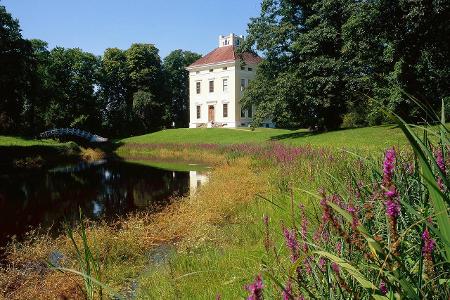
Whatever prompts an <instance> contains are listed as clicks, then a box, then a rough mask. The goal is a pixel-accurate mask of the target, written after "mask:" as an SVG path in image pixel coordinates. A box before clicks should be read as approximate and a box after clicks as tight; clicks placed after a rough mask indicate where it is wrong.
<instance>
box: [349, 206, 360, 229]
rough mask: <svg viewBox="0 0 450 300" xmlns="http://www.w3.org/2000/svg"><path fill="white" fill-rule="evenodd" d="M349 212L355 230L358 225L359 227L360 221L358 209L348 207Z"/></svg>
mask: <svg viewBox="0 0 450 300" xmlns="http://www.w3.org/2000/svg"><path fill="white" fill-rule="evenodd" d="M347 211H348V212H349V213H350V215H351V216H352V229H353V230H355V229H356V228H357V227H358V225H359V220H358V216H357V213H356V208H355V207H354V206H352V205H349V206H348V207H347Z"/></svg>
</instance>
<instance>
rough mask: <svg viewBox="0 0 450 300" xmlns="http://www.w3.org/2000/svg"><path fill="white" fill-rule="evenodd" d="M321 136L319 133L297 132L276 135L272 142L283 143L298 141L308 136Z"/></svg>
mask: <svg viewBox="0 0 450 300" xmlns="http://www.w3.org/2000/svg"><path fill="white" fill-rule="evenodd" d="M316 134H319V133H318V132H311V131H296V132H292V133H284V134H279V135H274V136H272V137H270V139H269V140H270V141H281V140H286V139H297V138H303V137H307V136H313V135H316Z"/></svg>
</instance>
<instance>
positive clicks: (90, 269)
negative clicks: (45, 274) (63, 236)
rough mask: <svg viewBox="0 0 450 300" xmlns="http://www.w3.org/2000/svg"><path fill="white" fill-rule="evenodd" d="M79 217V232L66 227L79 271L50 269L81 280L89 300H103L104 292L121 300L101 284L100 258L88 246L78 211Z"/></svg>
mask: <svg viewBox="0 0 450 300" xmlns="http://www.w3.org/2000/svg"><path fill="white" fill-rule="evenodd" d="M79 214H80V215H79V216H80V230H79V232H74V230H73V227H72V226H70V225H68V226H67V230H66V232H67V236H68V238H69V239H70V241H71V244H72V246H73V249H74V250H75V253H76V259H77V262H78V267H79V270H76V269H70V268H65V267H61V266H56V265H54V264H52V263H50V266H51V268H52V269H54V270H57V271H59V272H62V273H71V274H75V275H78V276H80V277H82V278H83V282H84V292H85V296H86V298H87V299H89V300H93V299H103V298H104V290H106V291H107V292H108V294H111V295H113V296H114V298H115V299H122V296H121V295H119V294H117V293H116V292H114V291H113V290H112V289H111V288H109V287H108V286H106V285H105V284H104V283H102V269H101V263H100V258H99V256H98V255H95V254H94V252H93V250H92V248H91V247H90V246H89V242H88V236H87V231H86V227H85V224H84V218H83V213H82V211H81V208H80V209H79ZM77 235H78V238H79V239H81V245H78V242H77V239H78V238H77Z"/></svg>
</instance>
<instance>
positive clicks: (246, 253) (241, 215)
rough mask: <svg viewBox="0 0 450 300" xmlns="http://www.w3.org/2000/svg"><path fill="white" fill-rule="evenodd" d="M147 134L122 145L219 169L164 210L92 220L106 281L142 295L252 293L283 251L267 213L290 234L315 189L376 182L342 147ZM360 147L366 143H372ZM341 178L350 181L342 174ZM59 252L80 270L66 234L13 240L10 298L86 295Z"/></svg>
mask: <svg viewBox="0 0 450 300" xmlns="http://www.w3.org/2000/svg"><path fill="white" fill-rule="evenodd" d="M167 132H169V131H166V133H167ZM226 132H228V131H226ZM353 132H355V131H353ZM384 135H385V136H386V132H384ZM147 138H148V137H147V136H143V137H142V141H139V138H135V139H134V140H122V141H121V142H120V143H121V144H122V145H121V146H120V147H119V148H118V149H117V150H116V153H117V154H118V155H120V156H122V157H124V158H126V157H133V158H140V159H143V160H149V161H150V160H154V159H160V160H161V161H165V162H172V161H185V162H189V161H195V162H203V163H204V164H208V165H211V166H214V170H213V171H212V174H211V179H210V182H209V183H208V184H207V185H205V186H204V187H202V188H201V189H200V192H199V193H197V194H196V195H195V196H192V197H191V196H188V197H183V198H182V199H178V200H177V201H174V202H173V203H172V205H170V206H169V207H167V208H165V209H163V210H162V211H161V212H159V213H157V214H153V215H148V214H134V215H130V216H128V217H125V218H122V219H121V220H119V221H117V222H116V223H114V224H104V223H97V224H90V225H91V226H90V227H89V228H88V232H87V234H88V239H89V243H90V245H91V246H92V248H93V249H94V251H95V253H96V254H97V255H98V256H99V262H100V264H101V268H102V276H101V281H102V282H103V283H104V284H106V285H108V286H110V287H111V288H113V289H114V290H115V291H117V292H119V293H121V294H123V295H128V296H130V297H131V296H133V297H137V298H138V299H141V298H143V299H145V298H149V299H154V298H157V299H158V298H165V299H192V298H195V299H211V298H214V297H215V296H216V295H221V297H222V299H236V298H242V297H244V296H245V295H246V292H245V290H244V289H243V288H242V287H243V285H244V284H247V283H248V282H251V281H252V280H253V278H254V274H257V273H258V272H260V271H261V270H263V269H265V267H266V266H267V265H270V264H271V263H273V260H274V259H277V258H276V257H275V258H274V257H273V256H269V255H268V254H267V250H266V248H265V245H266V236H265V227H264V226H265V225H264V223H263V216H268V218H269V219H270V227H271V228H272V229H273V230H274V231H276V232H280V231H281V230H280V229H281V228H282V227H284V226H291V225H292V223H297V225H298V222H300V220H301V219H300V208H299V207H298V206H297V204H296V205H293V204H294V203H299V202H300V203H303V204H304V205H305V206H306V210H307V213H308V215H309V216H311V217H312V219H314V217H317V215H316V214H317V207H318V206H319V205H318V201H317V199H316V198H315V197H314V196H313V195H314V194H317V191H318V190H319V189H321V188H324V189H330V190H335V189H339V186H340V185H343V186H345V185H346V184H348V181H349V180H351V179H352V178H350V177H349V176H348V175H349V172H350V171H349V170H351V172H350V173H351V174H352V175H353V176H354V178H358V180H359V182H360V183H361V184H364V183H365V181H366V180H367V182H369V180H368V177H370V176H371V173H370V172H369V171H368V170H369V169H370V168H369V167H368V166H367V165H366V160H365V159H364V157H361V156H359V155H353V154H351V153H349V152H348V151H346V150H343V149H337V148H333V147H318V146H317V145H316V146H310V145H301V146H298V147H293V148H292V147H287V146H285V145H284V144H282V143H280V142H274V143H262V144H261V145H256V144H255V143H250V144H240V145H226V144H225V145H224V144H219V143H200V144H195V143H186V144H183V143H179V144H174V143H170V144H162V143H147V142H143V141H144V140H146V139H147ZM347 139H350V140H358V141H360V140H363V139H362V137H348V138H347ZM382 140H383V139H381V140H378V141H377V140H374V139H372V140H366V144H374V145H375V144H377V143H378V144H382V143H383V142H382ZM388 140H389V139H388ZM330 143H331V141H330ZM358 143H359V142H358ZM187 144H189V145H187ZM360 146H361V147H362V148H363V149H365V148H364V144H363V145H360ZM369 147H372V146H370V145H369ZM371 149H372V150H370V151H369V152H370V154H371V155H373V156H375V157H376V159H375V160H372V161H369V162H370V163H372V164H373V163H376V164H378V160H380V159H381V157H382V151H379V150H373V148H371ZM366 150H367V149H365V150H364V151H366ZM364 151H361V152H364ZM380 164H381V163H380ZM337 178H339V179H342V180H344V179H345V180H346V181H343V182H337V181H336V179H337ZM311 225H313V226H314V224H311ZM77 241H78V242H80V241H79V240H77ZM282 246H283V236H282V235H281V234H278V235H272V236H271V237H270V245H269V247H271V248H272V247H273V248H274V249H276V253H277V255H279V257H288V254H287V250H286V249H285V248H284V247H282ZM55 250H57V251H58V253H63V259H61V260H60V261H59V262H60V263H61V264H63V265H64V266H65V267H68V268H75V269H78V268H79V266H78V265H77V262H76V255H75V253H74V250H73V247H72V245H71V243H70V240H69V239H68V238H67V237H66V236H60V237H59V238H57V239H56V240H55V239H51V238H49V237H48V236H31V237H30V242H28V243H25V244H22V245H20V244H16V245H13V246H12V247H11V248H10V251H9V261H10V263H11V265H10V267H9V268H6V269H4V270H3V272H2V274H1V275H0V277H1V279H0V286H1V287H2V290H3V291H5V292H3V295H4V297H7V298H13V299H14V298H15V299H20V298H46V297H54V296H55V295H56V296H66V297H71V296H72V297H75V298H76V297H77V295H79V293H81V286H82V280H81V279H80V278H79V277H76V276H69V275H67V274H60V273H57V272H55V271H53V270H49V269H48V268H46V267H45V265H44V266H43V265H42V262H43V261H48V260H49V259H50V258H51V257H52V253H54V251H55ZM11 278H12V279H11ZM68 278H70V280H68ZM55 287H57V288H55ZM30 295H31V296H30ZM265 295H268V296H270V295H272V296H273V297H274V298H278V297H279V295H280V287H279V286H277V285H276V284H267V286H266V287H265ZM269 298H270V297H269Z"/></svg>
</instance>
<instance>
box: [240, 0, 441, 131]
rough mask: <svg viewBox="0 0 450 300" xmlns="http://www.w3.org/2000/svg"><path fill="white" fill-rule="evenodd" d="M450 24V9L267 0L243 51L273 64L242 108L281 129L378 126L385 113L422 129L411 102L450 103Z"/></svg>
mask: <svg viewBox="0 0 450 300" xmlns="http://www.w3.org/2000/svg"><path fill="white" fill-rule="evenodd" d="M449 18H450V4H449V3H448V1H431V0H419V1H408V0H397V1H386V0H374V1H354V0H336V1H331V0H313V1H294V0H264V1H263V2H262V5H261V14H260V16H259V17H257V18H253V19H251V22H250V24H249V29H248V32H249V38H248V39H247V41H246V43H245V45H244V46H245V47H244V49H245V50H248V49H251V48H254V49H256V50H258V51H260V52H262V53H263V54H264V56H265V57H266V60H265V62H263V63H262V64H261V66H260V68H259V69H258V73H257V77H256V80H255V81H253V82H252V84H251V85H250V87H249V89H247V91H246V93H245V95H244V99H243V103H244V104H245V105H249V104H251V103H252V104H256V105H257V112H256V118H255V122H256V123H258V122H259V121H261V120H262V118H264V117H269V116H272V117H273V118H274V120H275V121H276V122H277V123H278V125H281V126H288V125H291V124H294V125H295V124H296V125H301V126H309V127H317V128H319V129H320V128H321V129H332V128H336V127H337V126H339V124H340V121H341V118H342V117H344V119H346V120H352V121H351V122H348V123H352V124H354V125H355V124H356V125H358V124H367V123H369V124H376V123H379V122H383V121H384V119H383V117H382V114H381V113H380V107H381V106H382V105H386V106H388V107H389V108H390V109H392V110H393V111H395V112H397V113H399V114H400V115H402V116H403V117H404V118H406V119H408V120H411V121H418V120H420V119H421V118H422V117H423V115H422V114H421V113H420V112H419V111H416V110H415V109H414V107H415V106H414V104H412V103H411V102H412V101H411V98H416V99H418V100H419V101H421V102H428V103H429V104H431V106H433V107H435V108H437V107H438V106H439V103H440V99H443V98H449V95H450V88H449V85H448V81H449V79H450V70H449V68H448V65H449V62H450V55H449V53H450V51H448V46H447V45H449V44H450V25H449V23H448V19H449ZM449 100H450V99H449ZM348 116H350V118H347V117H348Z"/></svg>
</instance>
